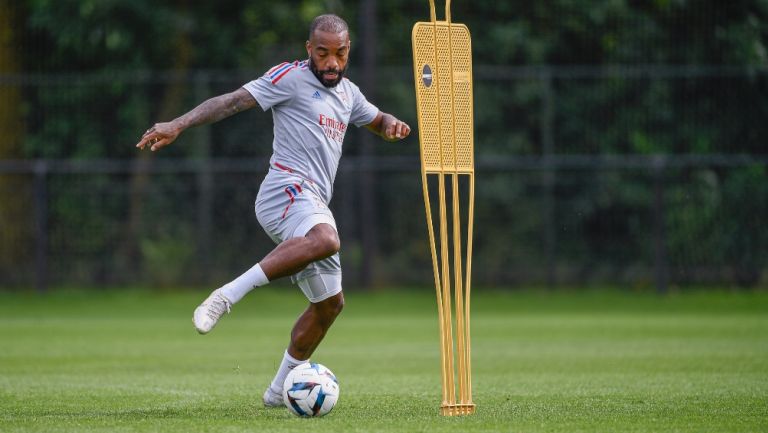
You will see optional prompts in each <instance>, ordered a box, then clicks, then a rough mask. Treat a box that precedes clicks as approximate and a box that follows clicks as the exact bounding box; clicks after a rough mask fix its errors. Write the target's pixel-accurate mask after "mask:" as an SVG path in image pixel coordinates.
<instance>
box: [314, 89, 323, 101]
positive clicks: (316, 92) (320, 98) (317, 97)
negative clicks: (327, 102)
mask: <svg viewBox="0 0 768 433" xmlns="http://www.w3.org/2000/svg"><path fill="white" fill-rule="evenodd" d="M312 99H319V100H322V99H323V95H321V94H320V92H318V91H317V90H315V93H313V94H312Z"/></svg>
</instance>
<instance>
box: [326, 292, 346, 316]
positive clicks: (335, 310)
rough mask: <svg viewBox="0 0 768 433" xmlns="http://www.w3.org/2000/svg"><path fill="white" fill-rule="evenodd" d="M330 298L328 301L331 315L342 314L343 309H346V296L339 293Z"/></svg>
mask: <svg viewBox="0 0 768 433" xmlns="http://www.w3.org/2000/svg"><path fill="white" fill-rule="evenodd" d="M328 300H329V301H330V302H329V303H328V310H329V313H330V314H329V315H331V316H333V317H336V316H338V315H339V314H341V310H343V309H344V296H343V295H342V294H341V293H339V294H338V295H336V296H332V297H330V298H328Z"/></svg>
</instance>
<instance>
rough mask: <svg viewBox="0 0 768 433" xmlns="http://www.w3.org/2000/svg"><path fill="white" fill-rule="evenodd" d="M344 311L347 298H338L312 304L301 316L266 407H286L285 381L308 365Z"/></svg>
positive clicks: (267, 394) (267, 393)
mask: <svg viewBox="0 0 768 433" xmlns="http://www.w3.org/2000/svg"><path fill="white" fill-rule="evenodd" d="M343 308H344V295H343V294H342V293H341V292H339V293H337V294H336V295H334V296H332V297H330V298H328V299H326V300H324V301H320V302H318V303H310V304H309V307H307V309H306V310H305V311H304V313H302V315H301V316H299V319H298V320H297V321H296V324H295V325H294V326H293V330H292V331H291V342H290V343H289V345H288V349H287V350H286V351H285V353H284V354H283V360H282V362H281V363H280V367H279V368H278V370H277V373H276V374H275V377H274V378H273V379H272V383H271V384H270V386H269V387H267V390H266V391H265V392H264V405H266V406H269V407H279V406H282V405H283V382H285V378H286V377H287V376H288V373H289V372H290V371H291V370H293V369H294V368H295V367H296V366H297V365H301V364H303V363H305V362H308V360H309V357H310V356H311V355H312V353H313V352H314V351H315V349H316V348H317V346H318V345H319V344H320V342H321V341H322V340H323V337H325V335H326V333H327V332H328V329H329V328H330V327H331V325H332V324H333V322H334V320H336V317H338V315H339V313H341V310H342V309H343Z"/></svg>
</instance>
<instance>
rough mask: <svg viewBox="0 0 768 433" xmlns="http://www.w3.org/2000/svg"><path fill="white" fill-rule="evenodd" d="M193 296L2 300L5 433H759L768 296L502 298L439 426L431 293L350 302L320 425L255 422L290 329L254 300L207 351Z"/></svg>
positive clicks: (486, 317) (481, 319) (486, 302)
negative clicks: (335, 386) (468, 411)
mask: <svg viewBox="0 0 768 433" xmlns="http://www.w3.org/2000/svg"><path fill="white" fill-rule="evenodd" d="M203 297H204V294H203V293H178V294H174V293H166V294H152V293H148V292H142V291H124V292H90V293H89V292H57V293H52V294H50V295H47V296H36V295H29V294H26V295H24V294H9V293H0V431H2V432H16V431H20V432H23V431H35V432H61V431H72V432H93V431H103V432H133V431H152V432H239V431H270V432H279V431H297V432H303V431H313V432H340V431H358V432H372V431H381V432H390V431H392V432H394V431H402V432H440V431H453V432H475V431H503V432H569V433H573V432H582V431H584V432H655V431H670V432H671V431H681V432H682V431H686V432H730V431H732V432H759V431H768V314H767V313H768V294H766V293H748V294H739V293H733V292H717V293H715V292H706V293H691V294H673V295H669V296H665V297H658V296H656V295H653V294H632V293H619V292H616V291H614V292H611V291H601V292H587V293H571V292H559V293H548V294H547V293H538V292H525V293H514V292H513V293H500V292H489V291H482V290H479V289H478V290H476V291H475V293H474V295H473V300H472V307H473V315H472V332H473V333H472V343H473V374H474V376H473V382H474V383H473V385H474V396H475V402H476V403H477V413H476V414H475V415H473V416H470V417H464V418H444V417H440V416H439V415H438V410H437V409H438V405H439V398H440V397H439V396H440V383H439V380H440V379H439V378H440V375H439V354H438V341H437V336H438V332H437V319H436V311H435V306H434V303H435V300H434V295H433V293H432V291H431V290H428V289H424V290H419V291H410V292H377V293H370V294H358V293H350V294H349V295H348V296H347V306H346V309H345V311H344V313H343V314H342V316H341V317H340V318H339V320H338V321H337V322H336V324H335V325H334V327H333V329H332V331H331V333H330V334H329V336H328V337H327V338H326V341H325V342H324V344H323V345H322V346H321V347H320V349H319V350H318V352H317V353H316V354H315V356H314V357H313V359H314V360H316V361H318V362H321V363H324V364H326V365H327V366H329V367H330V368H331V369H332V370H333V371H334V372H335V373H336V375H337V376H338V377H339V380H340V384H341V399H340V401H339V404H338V406H337V407H336V408H335V409H334V411H333V412H331V414H330V415H328V416H327V417H325V418H322V419H309V420H307V419H299V418H295V417H293V416H292V415H290V414H289V413H288V411H287V410H284V409H269V410H268V409H264V408H262V407H261V401H260V399H261V394H262V392H263V390H264V388H265V387H266V386H267V384H268V383H269V381H270V380H271V377H272V375H273V374H274V370H275V368H276V367H277V365H278V363H279V361H280V357H281V355H282V351H283V350H284V348H285V345H286V343H287V340H288V334H289V329H290V327H291V325H292V324H293V321H294V320H295V318H296V317H297V315H298V314H299V312H300V311H301V310H302V309H303V308H304V302H305V301H304V300H303V298H302V297H301V296H300V295H299V294H297V291H296V290H294V289H291V288H285V289H279V288H277V289H275V288H272V289H269V290H259V291H256V292H254V293H252V294H251V295H249V296H248V297H247V298H246V299H245V300H244V301H243V302H242V303H240V304H238V305H237V306H236V307H235V309H234V310H233V314H232V315H231V316H228V317H226V318H225V319H224V320H223V321H222V322H221V323H220V324H219V326H218V327H217V328H216V330H215V331H213V332H212V333H211V334H209V335H206V336H200V335H197V334H196V333H195V331H194V330H193V328H192V324H191V320H190V319H191V312H192V310H193V308H194V307H195V306H196V305H197V304H198V302H199V301H200V300H201V299H202V298H203Z"/></svg>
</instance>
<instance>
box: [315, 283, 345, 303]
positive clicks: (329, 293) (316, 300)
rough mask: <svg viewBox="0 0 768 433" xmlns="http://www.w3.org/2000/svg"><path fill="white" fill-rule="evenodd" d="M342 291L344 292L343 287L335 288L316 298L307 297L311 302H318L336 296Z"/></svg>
mask: <svg viewBox="0 0 768 433" xmlns="http://www.w3.org/2000/svg"><path fill="white" fill-rule="evenodd" d="M341 292H342V289H341V287H339V288H338V289H336V290H333V291H331V292H328V293H324V294H322V295H320V296H318V297H316V298H307V299H309V302H311V303H313V304H317V303H318V302H323V301H325V300H326V299H328V298H330V297H331V296H336V295H338V294H339V293H341Z"/></svg>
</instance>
